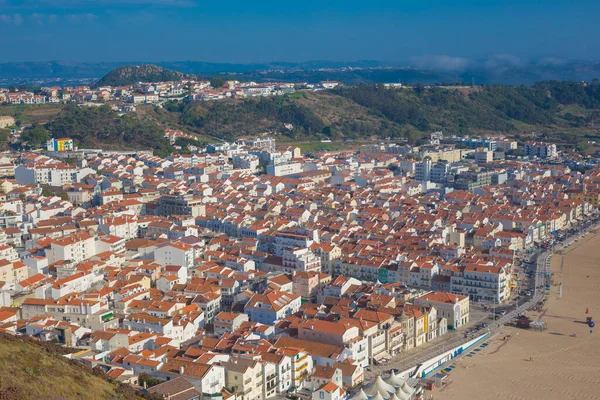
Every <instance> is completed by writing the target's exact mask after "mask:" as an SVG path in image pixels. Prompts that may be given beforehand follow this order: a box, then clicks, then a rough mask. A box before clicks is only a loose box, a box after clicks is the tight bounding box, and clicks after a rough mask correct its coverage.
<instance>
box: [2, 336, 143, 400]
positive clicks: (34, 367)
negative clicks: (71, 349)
mask: <svg viewBox="0 0 600 400" xmlns="http://www.w3.org/2000/svg"><path fill="white" fill-rule="evenodd" d="M61 354H66V352H65V349H64V348H62V347H59V346H55V345H52V344H51V343H48V342H36V341H35V340H33V339H29V338H21V337H16V336H12V335H9V334H6V333H0V360H1V362H0V399H3V400H23V399H48V400H59V399H60V400H70V399H73V400H75V399H78V400H81V399H89V400H105V399H106V400H112V399H122V400H140V399H142V398H141V397H139V396H138V395H136V393H135V392H134V390H133V389H132V388H131V387H130V386H128V385H118V384H112V383H110V382H108V380H106V379H105V378H104V375H103V374H102V373H99V372H95V371H93V370H91V369H90V368H88V367H86V366H84V365H83V364H80V363H78V362H76V361H71V360H68V359H66V358H65V357H63V356H62V355H61ZM148 398H150V397H148Z"/></svg>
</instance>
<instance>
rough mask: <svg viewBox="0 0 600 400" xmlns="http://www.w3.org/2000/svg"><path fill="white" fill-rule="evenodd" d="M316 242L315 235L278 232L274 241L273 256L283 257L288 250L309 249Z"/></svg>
mask: <svg viewBox="0 0 600 400" xmlns="http://www.w3.org/2000/svg"><path fill="white" fill-rule="evenodd" d="M315 241H317V240H316V238H315V235H312V236H310V235H308V234H299V233H295V232H278V233H277V234H276V235H275V238H274V240H273V254H274V255H276V256H278V257H282V256H283V250H284V249H286V248H298V247H300V248H309V247H310V246H311V245H312V244H313V243H314V242H315Z"/></svg>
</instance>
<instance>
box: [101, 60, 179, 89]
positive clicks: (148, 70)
mask: <svg viewBox="0 0 600 400" xmlns="http://www.w3.org/2000/svg"><path fill="white" fill-rule="evenodd" d="M186 76H187V75H186V74H184V73H183V72H179V71H175V70H172V69H166V68H163V67H159V66H157V65H151V64H148V65H125V66H122V67H119V68H116V69H113V70H112V71H110V72H109V73H107V74H106V75H104V76H103V77H102V78H100V80H99V81H98V82H96V86H106V85H108V86H123V85H131V84H134V83H136V82H165V81H176V80H181V79H183V78H185V77H186Z"/></svg>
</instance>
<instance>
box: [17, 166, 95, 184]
mask: <svg viewBox="0 0 600 400" xmlns="http://www.w3.org/2000/svg"><path fill="white" fill-rule="evenodd" d="M94 172H95V171H94V170H93V169H91V168H87V167H86V168H76V167H73V166H70V165H66V164H50V165H29V166H27V165H19V166H18V167H17V168H15V179H16V181H17V183H18V184H20V185H30V184H45V185H50V186H62V185H65V184H68V183H76V182H81V180H82V179H83V178H85V177H86V176H88V175H90V174H93V173H94Z"/></svg>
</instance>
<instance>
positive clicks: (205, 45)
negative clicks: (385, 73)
mask: <svg viewBox="0 0 600 400" xmlns="http://www.w3.org/2000/svg"><path fill="white" fill-rule="evenodd" d="M598 15H600V1H582V0H571V1H558V0H540V1H532V0H520V1H516V0H506V1H496V0H478V1H475V0H454V1H440V0H438V1H435V0H414V1H403V0H395V1H388V0H369V1H357V0H345V1H341V0H263V1H254V0H237V1H236V0H0V48H2V49H3V51H2V52H1V55H0V62H8V61H44V60H72V61H175V60H195V61H209V62H239V63H246V62H268V61H307V60H335V61H353V60H364V59H370V60H384V61H391V62H399V63H410V64H416V65H421V66H424V65H438V64H439V65H442V66H445V67H447V68H454V67H456V68H460V67H461V66H463V65H464V64H465V63H468V62H469V60H471V59H475V58H477V59H489V60H492V61H491V62H494V61H493V60H494V59H495V58H498V57H499V58H501V59H504V60H507V59H508V60H513V61H515V62H520V61H521V60H529V59H539V58H544V59H551V60H557V62H558V61H559V60H561V59H597V58H600V56H599V55H600V40H598V38H600V24H599V23H598V22H597V18H598Z"/></svg>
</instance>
